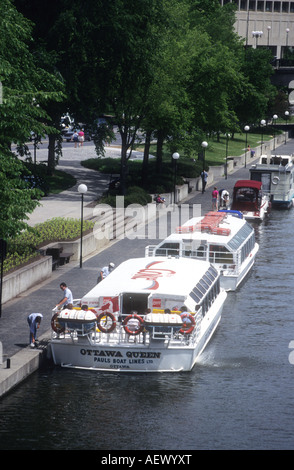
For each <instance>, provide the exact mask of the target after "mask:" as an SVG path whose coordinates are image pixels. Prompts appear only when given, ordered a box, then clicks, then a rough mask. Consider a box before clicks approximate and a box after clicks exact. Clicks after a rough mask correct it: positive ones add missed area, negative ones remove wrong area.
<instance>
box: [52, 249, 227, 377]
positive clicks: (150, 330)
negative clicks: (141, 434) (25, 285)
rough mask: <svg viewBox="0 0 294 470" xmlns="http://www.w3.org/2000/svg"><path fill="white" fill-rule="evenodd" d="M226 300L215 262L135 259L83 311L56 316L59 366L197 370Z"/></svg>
mask: <svg viewBox="0 0 294 470" xmlns="http://www.w3.org/2000/svg"><path fill="white" fill-rule="evenodd" d="M226 296H227V293H226V292H225V290H223V289H222V288H221V287H220V274H219V272H218V271H217V270H216V269H215V268H214V267H213V266H212V265H211V264H210V263H209V262H205V261H199V260H195V259H188V258H181V259H178V258H172V259H169V258H166V257H163V258H159V257H156V258H150V259H146V258H135V259H130V260H128V261H125V262H124V263H122V264H121V265H120V266H118V267H117V268H116V269H115V270H114V271H113V272H112V273H111V274H109V276H107V277H106V278H105V279H104V280H103V281H102V282H100V283H99V284H97V285H96V286H95V287H94V288H93V289H92V290H90V292H88V293H87V294H86V295H85V296H84V297H83V298H82V299H81V301H80V307H75V308H74V309H72V310H69V309H65V310H61V311H60V312H57V313H56V312H54V314H53V316H52V323H51V324H52V337H51V341H50V347H51V352H52V357H53V360H54V363H55V364H56V365H60V366H62V367H70V368H81V369H88V370H95V371H116V372H179V371H190V370H191V369H192V368H193V366H194V365H195V363H196V361H197V358H198V357H199V355H200V354H201V352H202V351H203V350H204V348H205V347H206V345H207V344H208V342H209V340H210V339H211V337H212V335H213V333H214V331H215V330H216V328H217V326H218V324H219V321H220V319H221V314H222V309H223V305H224V302H225V299H226Z"/></svg>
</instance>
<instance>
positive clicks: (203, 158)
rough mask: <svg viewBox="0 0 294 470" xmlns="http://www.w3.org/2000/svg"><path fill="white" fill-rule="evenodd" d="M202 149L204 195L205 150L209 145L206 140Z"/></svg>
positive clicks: (203, 185)
mask: <svg viewBox="0 0 294 470" xmlns="http://www.w3.org/2000/svg"><path fill="white" fill-rule="evenodd" d="M201 147H202V148H203V157H202V192H203V193H204V189H205V184H204V182H205V175H204V172H205V149H206V148H207V147H208V143H207V142H206V141H205V140H204V141H203V142H202V143H201Z"/></svg>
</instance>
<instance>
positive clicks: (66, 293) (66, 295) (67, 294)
mask: <svg viewBox="0 0 294 470" xmlns="http://www.w3.org/2000/svg"><path fill="white" fill-rule="evenodd" d="M60 289H61V290H62V291H63V298H62V299H61V300H60V302H58V304H57V305H56V307H57V308H58V309H60V307H63V308H65V307H66V306H67V305H68V304H73V296H72V292H71V290H70V289H69V288H68V287H67V285H66V284H65V282H62V283H61V284H60Z"/></svg>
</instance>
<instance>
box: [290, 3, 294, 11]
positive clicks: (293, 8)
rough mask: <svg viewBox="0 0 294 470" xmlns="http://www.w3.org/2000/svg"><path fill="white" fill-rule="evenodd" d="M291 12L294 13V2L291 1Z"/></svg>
mask: <svg viewBox="0 0 294 470" xmlns="http://www.w3.org/2000/svg"><path fill="white" fill-rule="evenodd" d="M290 13H294V2H291V3H290Z"/></svg>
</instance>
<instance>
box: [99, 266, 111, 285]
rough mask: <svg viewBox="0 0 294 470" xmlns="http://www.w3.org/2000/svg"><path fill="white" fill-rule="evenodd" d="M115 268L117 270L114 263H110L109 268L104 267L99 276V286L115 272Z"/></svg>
mask: <svg viewBox="0 0 294 470" xmlns="http://www.w3.org/2000/svg"><path fill="white" fill-rule="evenodd" d="M114 268H115V264H114V263H109V265H108V266H104V268H102V269H101V271H100V273H99V276H98V279H97V284H98V282H101V281H102V280H103V279H105V278H106V277H107V276H108V275H109V274H110V273H111V271H113V270H114Z"/></svg>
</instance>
